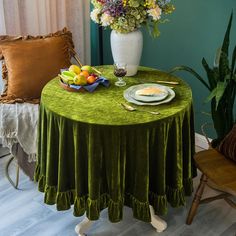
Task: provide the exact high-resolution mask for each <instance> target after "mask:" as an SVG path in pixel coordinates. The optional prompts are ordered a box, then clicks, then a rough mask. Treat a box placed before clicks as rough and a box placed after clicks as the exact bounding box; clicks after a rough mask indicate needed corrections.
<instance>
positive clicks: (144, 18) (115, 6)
mask: <svg viewBox="0 0 236 236" xmlns="http://www.w3.org/2000/svg"><path fill="white" fill-rule="evenodd" d="M170 1H171V0H92V1H91V2H92V4H93V6H94V9H93V10H92V12H91V14H90V16H91V19H92V20H93V21H94V22H96V23H98V24H100V25H101V26H104V27H110V28H111V29H113V30H115V31H116V32H118V33H129V32H133V31H135V30H136V29H138V28H140V27H141V26H142V25H146V26H147V27H148V29H149V32H150V33H151V34H152V35H153V36H154V37H157V36H159V34H160V32H159V30H158V24H159V23H164V22H166V21H167V20H166V19H164V17H163V16H164V15H166V14H170V13H172V12H173V10H174V6H173V5H172V4H171V3H170Z"/></svg>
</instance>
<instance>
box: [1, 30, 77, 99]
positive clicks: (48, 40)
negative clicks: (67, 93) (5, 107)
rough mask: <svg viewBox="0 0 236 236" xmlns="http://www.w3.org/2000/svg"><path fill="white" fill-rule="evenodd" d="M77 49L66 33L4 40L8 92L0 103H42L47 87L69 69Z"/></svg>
mask: <svg viewBox="0 0 236 236" xmlns="http://www.w3.org/2000/svg"><path fill="white" fill-rule="evenodd" d="M71 48H73V42H72V34H71V33H70V32H69V31H67V30H66V29H64V30H62V31H58V32H56V33H54V34H50V35H47V36H44V37H43V36H37V37H32V36H27V37H13V36H12V37H10V36H1V37H0V56H2V58H3V59H4V64H3V79H5V80H6V89H5V91H4V93H3V94H2V96H1V98H0V102H3V103H14V102H25V101H27V102H29V101H31V102H35V103H38V102H39V98H40V95H41V91H42V88H43V86H44V85H45V84H46V83H47V82H48V81H49V80H51V79H53V78H54V77H55V76H57V74H58V73H60V69H61V68H66V67H68V66H69V65H70V64H71V63H70V59H71V56H70V55H71V52H70V49H71Z"/></svg>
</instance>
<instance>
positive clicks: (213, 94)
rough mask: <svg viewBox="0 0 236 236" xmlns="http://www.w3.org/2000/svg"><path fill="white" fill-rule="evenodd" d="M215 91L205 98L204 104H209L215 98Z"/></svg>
mask: <svg viewBox="0 0 236 236" xmlns="http://www.w3.org/2000/svg"><path fill="white" fill-rule="evenodd" d="M216 91H217V89H216V88H214V89H213V90H212V91H211V93H210V94H209V95H208V96H207V98H206V99H205V102H209V101H211V100H212V99H213V98H214V97H215V96H216Z"/></svg>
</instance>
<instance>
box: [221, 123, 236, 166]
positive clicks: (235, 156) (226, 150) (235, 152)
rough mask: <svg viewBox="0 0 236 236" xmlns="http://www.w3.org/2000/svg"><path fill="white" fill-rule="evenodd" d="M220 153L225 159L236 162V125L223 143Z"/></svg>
mask: <svg viewBox="0 0 236 236" xmlns="http://www.w3.org/2000/svg"><path fill="white" fill-rule="evenodd" d="M218 151H219V152H220V153H221V154H223V155H224V156H225V157H227V158H229V159H231V160H232V161H234V162H236V124H235V125H234V126H233V128H232V130H231V131H230V132H229V133H228V134H227V135H226V136H225V138H224V139H223V140H222V141H221V143H220V145H219V148H218Z"/></svg>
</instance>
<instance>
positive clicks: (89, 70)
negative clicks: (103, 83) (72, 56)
mask: <svg viewBox="0 0 236 236" xmlns="http://www.w3.org/2000/svg"><path fill="white" fill-rule="evenodd" d="M81 70H82V71H83V70H86V71H88V73H89V74H91V73H93V68H92V66H88V65H86V66H82V67H81Z"/></svg>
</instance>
